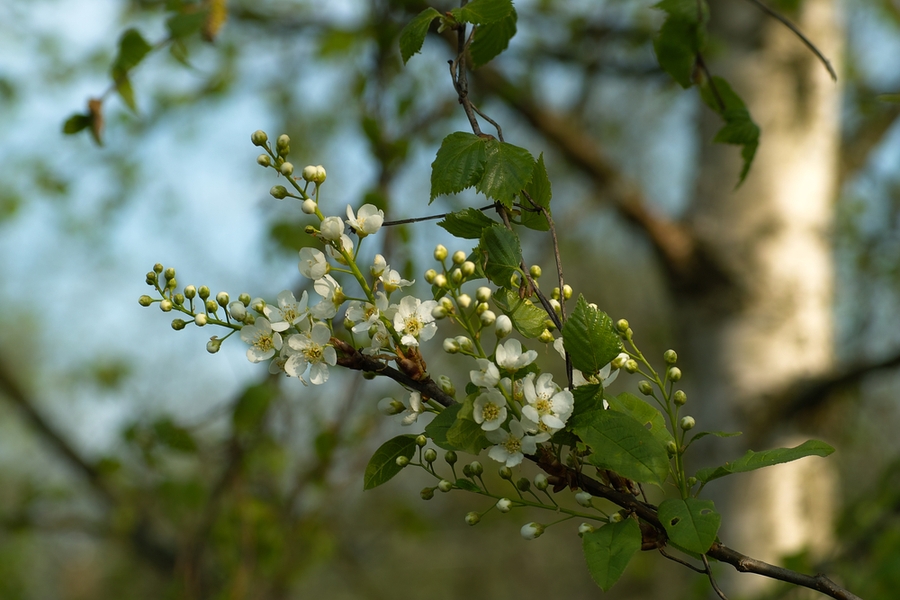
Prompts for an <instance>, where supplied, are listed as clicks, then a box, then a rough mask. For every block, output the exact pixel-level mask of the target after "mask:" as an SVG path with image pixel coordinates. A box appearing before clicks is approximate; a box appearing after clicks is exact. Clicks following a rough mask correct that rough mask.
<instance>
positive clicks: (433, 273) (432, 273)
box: [425, 269, 437, 284]
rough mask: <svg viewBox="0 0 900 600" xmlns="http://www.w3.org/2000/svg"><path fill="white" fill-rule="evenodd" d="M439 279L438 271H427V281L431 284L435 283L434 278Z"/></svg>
mask: <svg viewBox="0 0 900 600" xmlns="http://www.w3.org/2000/svg"><path fill="white" fill-rule="evenodd" d="M435 277H437V271H435V270H434V269H428V270H427V271H425V281H426V282H427V283H429V284H432V283H434V278H435Z"/></svg>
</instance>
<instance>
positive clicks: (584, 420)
mask: <svg viewBox="0 0 900 600" xmlns="http://www.w3.org/2000/svg"><path fill="white" fill-rule="evenodd" d="M576 389H578V388H576ZM569 423H570V425H569V429H571V430H572V431H573V432H575V434H576V435H577V436H578V437H580V438H581V440H582V441H583V442H584V443H585V444H587V445H588V446H589V447H590V448H591V451H592V452H591V454H590V455H589V456H588V457H587V461H588V462H589V463H591V464H592V465H594V466H597V467H600V468H603V469H611V470H613V471H615V472H616V473H618V474H619V475H621V476H622V477H626V478H628V479H633V480H635V481H637V482H640V483H653V484H656V485H659V486H662V485H663V483H665V481H666V478H667V477H668V476H669V456H668V454H667V453H666V449H665V447H664V446H663V445H662V443H660V442H659V440H657V439H656V438H655V437H653V434H652V433H650V432H649V431H647V430H646V429H645V428H644V427H643V426H641V425H640V424H639V423H638V422H637V421H635V420H634V419H633V418H631V417H630V416H628V415H625V414H623V413H620V412H616V411H612V410H594V411H591V412H588V413H583V414H581V415H579V416H578V417H574V416H573V417H570V418H569Z"/></svg>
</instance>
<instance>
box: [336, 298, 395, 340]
mask: <svg viewBox="0 0 900 600" xmlns="http://www.w3.org/2000/svg"><path fill="white" fill-rule="evenodd" d="M387 308H388V299H387V296H385V295H384V292H376V294H375V304H372V303H370V302H365V303H364V302H360V301H359V300H354V301H353V302H351V303H350V304H348V305H347V313H346V318H347V319H348V320H349V321H350V322H351V323H355V325H353V328H352V331H353V333H356V334H360V333H366V332H367V331H369V329H370V328H371V327H372V326H373V325H375V323H376V322H377V321H378V319H379V317H380V316H381V313H382V312H383V311H385V310H387Z"/></svg>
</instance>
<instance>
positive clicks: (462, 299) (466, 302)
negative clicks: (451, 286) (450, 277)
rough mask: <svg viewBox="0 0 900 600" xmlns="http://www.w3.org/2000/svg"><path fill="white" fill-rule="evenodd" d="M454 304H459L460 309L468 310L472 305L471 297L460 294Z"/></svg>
mask: <svg viewBox="0 0 900 600" xmlns="http://www.w3.org/2000/svg"><path fill="white" fill-rule="evenodd" d="M456 303H457V304H459V306H460V308H469V306H471V305H472V297H471V296H469V295H468V294H460V295H459V297H458V298H457V299H456Z"/></svg>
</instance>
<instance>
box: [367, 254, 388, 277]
mask: <svg viewBox="0 0 900 600" xmlns="http://www.w3.org/2000/svg"><path fill="white" fill-rule="evenodd" d="M386 268H387V261H386V260H385V259H384V256H382V255H381V254H376V255H375V260H373V261H372V266H371V267H369V271H370V272H371V273H372V276H373V277H381V274H382V273H384V270H385V269H386Z"/></svg>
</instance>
